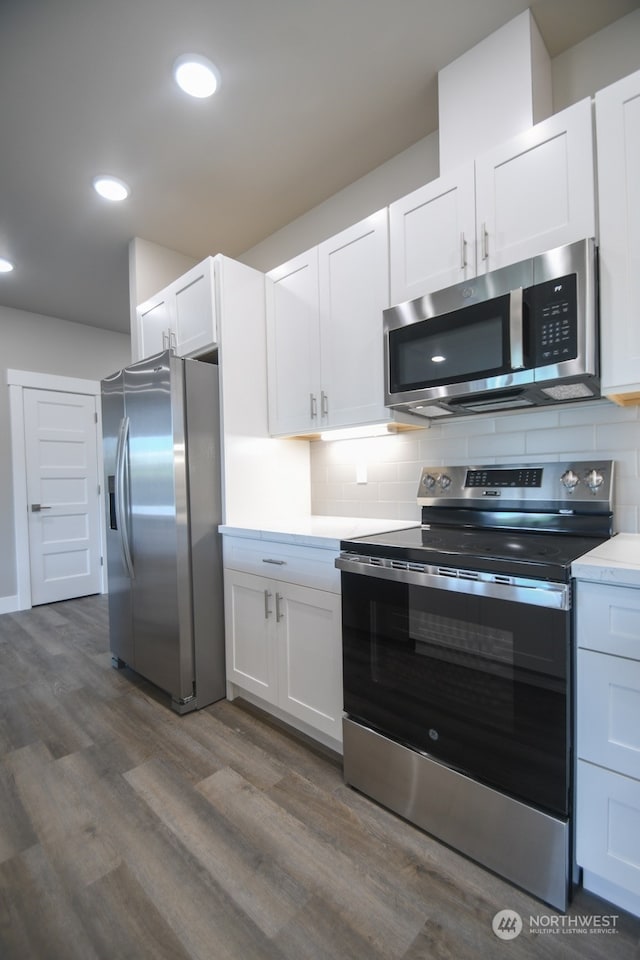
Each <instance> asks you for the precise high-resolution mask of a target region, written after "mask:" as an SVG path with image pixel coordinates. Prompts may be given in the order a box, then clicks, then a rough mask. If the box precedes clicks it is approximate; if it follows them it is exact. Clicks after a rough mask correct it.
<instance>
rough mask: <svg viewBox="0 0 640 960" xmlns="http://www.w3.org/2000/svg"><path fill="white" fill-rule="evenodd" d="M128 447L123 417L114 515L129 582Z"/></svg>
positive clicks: (118, 450) (118, 448) (117, 456)
mask: <svg viewBox="0 0 640 960" xmlns="http://www.w3.org/2000/svg"><path fill="white" fill-rule="evenodd" d="M128 445H129V417H123V418H122V420H121V422H120V430H119V431H118V446H117V448H116V514H117V521H118V528H119V530H120V544H121V546H122V556H123V558H124V564H125V567H126V568H127V572H128V574H129V577H130V579H131V580H133V579H134V578H135V572H134V569H133V559H132V557H131V547H130V544H129V524H128V522H127V521H128V517H127V508H126V500H125V486H126V485H125V467H126V457H127V449H128Z"/></svg>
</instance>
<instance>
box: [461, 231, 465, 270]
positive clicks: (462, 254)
mask: <svg viewBox="0 0 640 960" xmlns="http://www.w3.org/2000/svg"><path fill="white" fill-rule="evenodd" d="M466 266H467V240H466V237H465V235H464V230H462V231H461V232H460V269H461V270H464V269H465V267H466Z"/></svg>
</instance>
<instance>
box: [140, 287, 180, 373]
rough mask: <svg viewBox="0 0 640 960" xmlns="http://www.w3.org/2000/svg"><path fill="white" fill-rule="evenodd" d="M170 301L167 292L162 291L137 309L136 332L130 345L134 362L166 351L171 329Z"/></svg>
mask: <svg viewBox="0 0 640 960" xmlns="http://www.w3.org/2000/svg"><path fill="white" fill-rule="evenodd" d="M170 299H171V297H170V295H169V293H168V291H167V290H162V291H161V292H160V293H158V294H156V296H155V297H152V298H151V299H150V300H146V301H145V302H144V303H143V304H141V305H140V306H139V307H138V308H137V311H136V330H134V332H133V337H132V343H131V350H132V355H133V359H134V360H142V359H143V358H144V357H152V356H154V354H156V353H161V352H162V351H163V350H166V349H167V347H168V340H167V331H168V330H169V329H170V327H171V319H170V317H171V312H170V305H169V302H170Z"/></svg>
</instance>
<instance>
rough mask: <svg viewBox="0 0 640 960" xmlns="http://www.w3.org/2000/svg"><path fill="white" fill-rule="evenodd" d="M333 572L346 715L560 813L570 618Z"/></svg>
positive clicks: (564, 800)
mask: <svg viewBox="0 0 640 960" xmlns="http://www.w3.org/2000/svg"><path fill="white" fill-rule="evenodd" d="M342 576H343V582H342V591H343V651H344V687H345V710H346V712H347V713H348V714H349V715H350V716H352V717H353V718H354V719H359V720H361V721H362V722H363V723H365V724H368V725H369V726H371V727H374V728H375V729H377V730H379V731H380V732H382V733H384V734H386V735H387V736H390V737H392V738H394V739H397V740H399V741H400V742H402V743H405V744H407V745H409V746H411V747H414V748H415V749H418V750H420V751H423V752H426V753H428V754H429V755H431V756H433V757H434V758H436V759H439V760H441V761H442V762H444V763H447V764H448V765H450V766H452V767H454V768H455V769H457V770H459V771H461V772H463V773H465V774H467V775H469V776H472V777H474V778H476V779H479V780H481V781H482V782H484V783H487V784H488V785H490V786H494V787H496V788H498V789H501V790H503V791H505V792H506V793H509V794H510V795H512V796H515V797H517V798H519V799H522V800H524V801H526V802H528V803H532V804H535V805H538V806H540V807H541V808H543V809H546V810H549V811H552V812H555V813H560V814H562V815H566V814H567V812H568V743H569V741H568V733H569V712H568V705H567V701H568V698H567V676H568V675H569V673H568V658H569V629H570V617H569V614H567V613H566V612H563V611H557V610H548V609H545V608H542V607H532V606H528V605H527V606H525V605H523V604H518V603H515V602H512V601H505V600H495V599H489V598H482V597H476V596H473V595H470V594H461V593H457V592H451V591H448V590H438V589H431V588H425V587H415V586H409V585H407V584H401V583H394V582H390V581H383V580H380V579H377V578H373V577H367V576H362V575H358V574H347V573H343V575H342Z"/></svg>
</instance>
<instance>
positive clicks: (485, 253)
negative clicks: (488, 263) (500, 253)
mask: <svg viewBox="0 0 640 960" xmlns="http://www.w3.org/2000/svg"><path fill="white" fill-rule="evenodd" d="M482 259H483V260H488V259H489V232H488V230H487V225H486V223H483V224H482Z"/></svg>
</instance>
